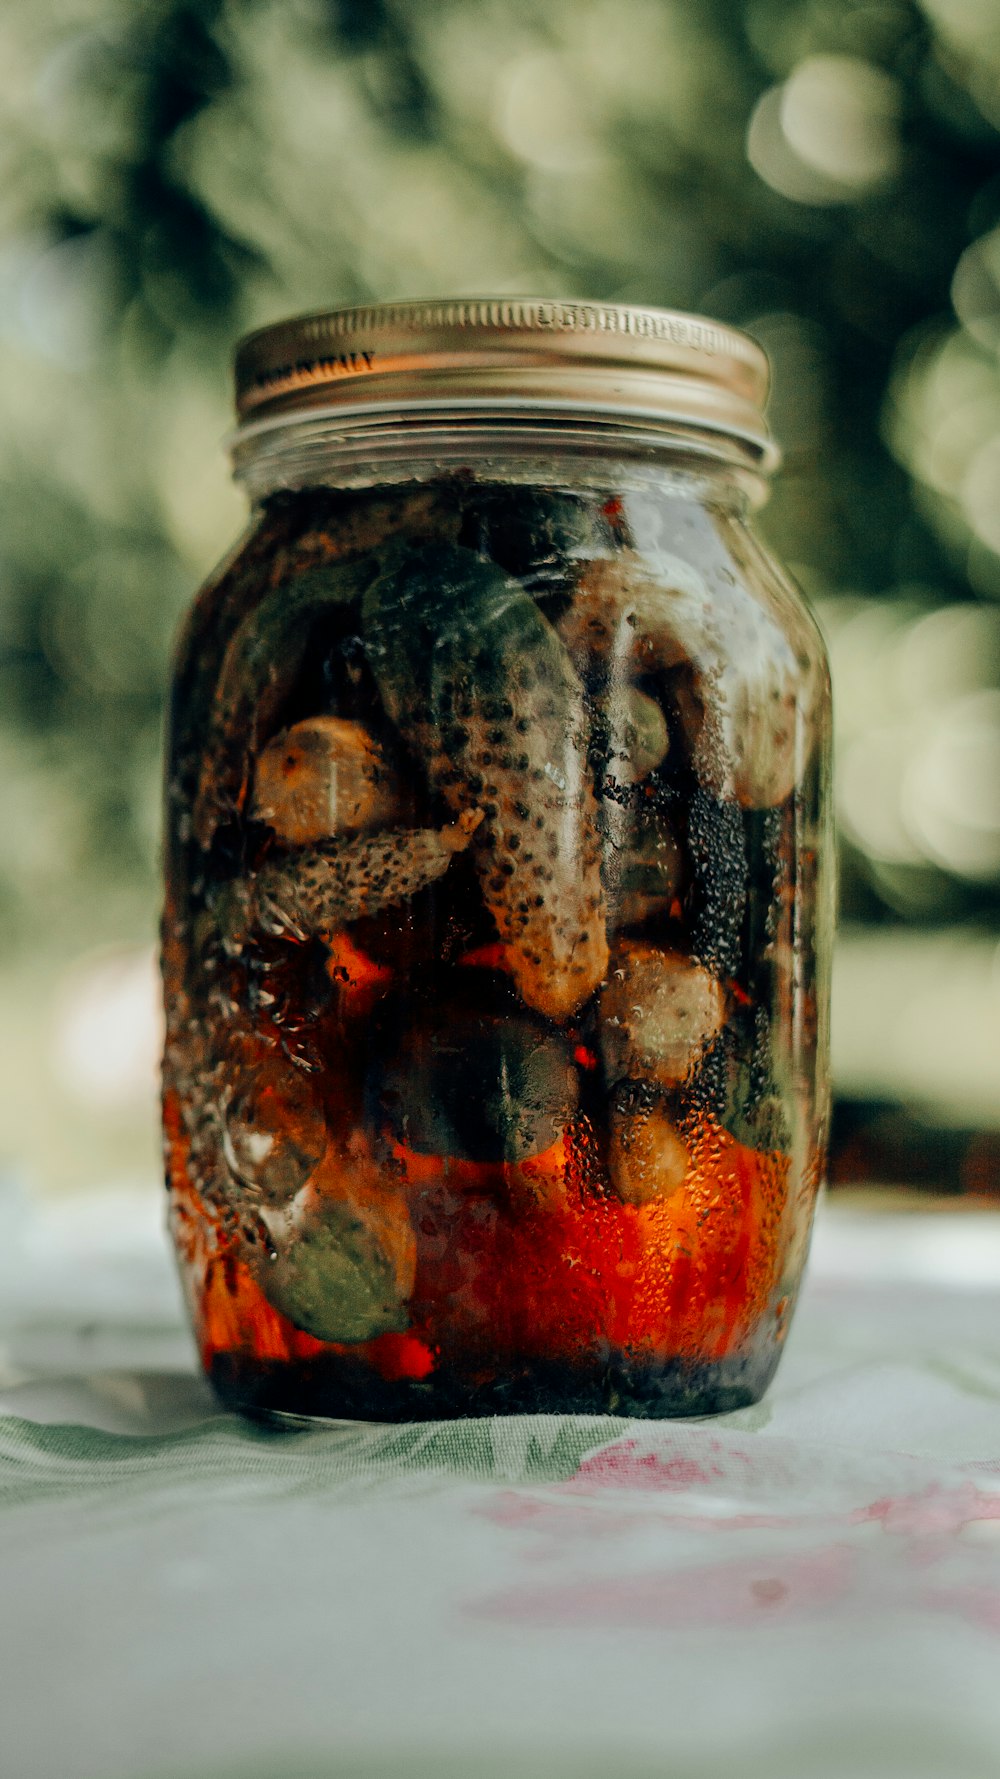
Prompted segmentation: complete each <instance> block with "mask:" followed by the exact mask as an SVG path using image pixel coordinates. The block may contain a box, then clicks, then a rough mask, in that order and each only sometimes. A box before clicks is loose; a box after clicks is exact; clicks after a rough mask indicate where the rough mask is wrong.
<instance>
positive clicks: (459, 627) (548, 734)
mask: <svg viewBox="0 0 1000 1779" xmlns="http://www.w3.org/2000/svg"><path fill="white" fill-rule="evenodd" d="M362 623H363V634H364V639H365V645H366V648H367V651H368V656H369V659H370V661H371V665H372V670H373V672H374V674H375V678H376V680H377V682H378V685H379V690H380V692H381V694H382V699H383V702H384V704H385V707H386V709H387V711H388V712H389V714H390V715H391V717H392V719H393V721H394V722H395V723H396V725H397V727H398V729H399V731H400V733H401V734H402V736H403V737H404V739H405V740H406V742H407V743H408V745H409V747H410V748H411V750H412V751H413V753H414V754H415V755H416V757H417V758H418V759H419V760H420V761H421V762H422V763H423V765H424V767H425V770H426V772H427V775H428V778H429V780H430V782H431V785H432V786H433V788H434V789H435V790H436V791H438V792H439V794H440V795H441V796H442V797H443V799H444V800H445V802H446V803H447V804H448V805H449V806H450V807H451V808H452V809H454V810H456V811H460V810H466V809H469V808H473V807H476V808H481V809H482V811H483V815H484V820H483V824H482V829H481V831H480V833H479V834H478V835H477V836H476V842H475V846H474V849H473V853H474V857H475V862H476V869H477V873H478V876H479V881H480V887H481V892H482V895H483V900H484V902H485V903H486V906H487V908H488V909H489V911H490V913H491V914H492V916H493V919H494V921H495V923H496V926H497V930H498V932H499V934H500V937H501V938H502V939H503V940H504V942H505V943H506V945H507V947H508V955H509V960H510V969H511V973H512V975H513V977H514V980H515V982H516V984H517V986H518V989H519V991H520V994H521V996H522V998H523V999H524V1000H525V1001H526V1002H527V1004H528V1005H529V1006H531V1007H534V1008H536V1009H537V1010H538V1011H539V1012H542V1013H545V1014H547V1015H549V1016H550V1017H551V1018H553V1019H557V1020H558V1019H565V1018H567V1017H569V1016H570V1015H572V1014H573V1013H574V1012H575V1011H576V1010H577V1009H578V1008H579V1007H580V1006H581V1005H582V1004H583V1002H584V1001H586V1000H587V999H588V997H589V996H590V995H591V994H592V993H593V991H594V989H595V988H596V987H597V985H598V983H599V982H600V981H601V980H602V978H603V976H604V973H605V970H606V967H607V957H608V951H607V939H606V935H605V910H604V892H603V889H602V884H601V874H600V835H599V824H598V812H597V800H596V797H595V793H594V787H593V783H592V781H591V777H590V773H589V768H588V763H587V750H588V741H589V716H588V711H587V706H586V699H585V695H584V689H583V685H582V682H581V680H580V677H579V675H578V674H577V673H576V672H575V670H574V668H573V665H572V663H571V662H570V660H569V657H568V655H567V653H566V650H565V649H564V648H563V646H562V643H561V642H560V640H559V638H558V636H557V635H556V633H555V631H554V630H553V628H552V626H551V625H550V624H549V623H548V622H547V621H546V619H545V618H544V617H543V616H542V614H541V612H540V611H539V610H538V608H537V606H536V605H535V604H534V602H533V600H532V599H531V598H529V596H528V594H527V593H526V592H525V590H524V588H523V587H522V586H521V584H520V583H519V582H518V581H516V580H512V579H511V578H510V577H509V576H507V575H505V574H503V573H502V572H501V571H500V570H499V569H498V568H496V567H495V566H494V565H493V564H492V563H488V562H484V561H483V560H482V559H481V558H480V557H478V556H476V555H475V554H474V553H473V552H472V551H471V550H466V549H462V548H453V547H450V546H447V545H435V546H429V545H428V546H423V547H419V548H416V549H408V550H407V549H402V550H400V549H397V550H395V551H392V552H389V553H388V554H387V556H386V559H385V561H384V565H383V569H382V572H381V573H380V574H379V576H378V578H377V579H376V580H375V581H374V582H373V583H372V585H371V586H370V587H369V588H368V589H367V591H366V593H365V595H364V598H363V601H362Z"/></svg>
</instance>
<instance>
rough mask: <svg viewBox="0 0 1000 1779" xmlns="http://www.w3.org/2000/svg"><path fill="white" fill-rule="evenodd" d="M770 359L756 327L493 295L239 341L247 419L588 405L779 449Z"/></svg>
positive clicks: (281, 326)
mask: <svg viewBox="0 0 1000 1779" xmlns="http://www.w3.org/2000/svg"><path fill="white" fill-rule="evenodd" d="M768 382H769V375H768V362H767V358H766V355H765V353H764V351H763V349H762V347H760V346H758V345H757V343H756V341H754V340H752V339H750V337H749V336H748V335H747V334H743V333H739V332H737V331H736V329H734V328H730V327H725V326H723V325H722V324H721V323H720V322H716V321H711V320H708V319H706V318H705V317H703V316H700V315H686V314H683V313H681V312H680V311H679V310H674V309H645V308H635V307H633V306H631V305H627V306H625V305H618V304H607V303H586V302H558V301H554V300H551V299H549V298H544V297H537V298H536V297H496V298H481V299H475V300H474V299H471V298H470V299H461V300H455V301H440V302H412V303H392V304H384V305H381V306H379V307H376V308H364V309H336V310H332V311H330V312H329V313H327V314H320V315H302V316H297V317H295V318H294V319H292V320H290V321H280V322H277V323H276V324H275V325H274V326H272V327H265V328H261V329H260V330H259V331H258V332H257V333H252V334H248V335H247V337H246V338H245V339H243V340H241V342H240V344H239V345H238V347H237V350H236V409H237V414H238V416H239V420H240V422H241V426H242V427H247V426H250V425H252V424H253V423H255V422H258V423H259V422H269V421H272V420H276V419H279V418H285V417H287V416H289V415H291V414H293V413H298V412H300V411H303V410H310V411H315V410H316V409H320V408H321V409H323V410H324V412H327V413H330V414H335V413H336V414H343V415H344V416H345V417H346V416H347V415H354V416H359V415H361V414H366V413H368V414H370V413H374V412H377V411H382V412H383V413H384V411H385V410H386V409H390V410H395V411H399V412H413V411H414V410H427V409H437V410H441V409H455V410H461V409H477V410H483V409H489V410H498V409H499V410H503V409H520V410H523V409H524V408H528V409H530V410H531V411H532V412H541V411H547V412H575V413H577V414H580V413H581V412H591V413H594V414H598V415H619V416H622V415H627V416H631V417H634V418H642V419H646V420H652V421H659V422H666V423H671V424H674V425H677V424H680V425H683V426H686V427H691V428H695V429H697V430H698V431H701V432H718V433H723V434H726V435H728V436H730V437H732V438H735V439H738V440H741V441H742V442H743V443H745V444H746V445H748V446H749V447H750V448H751V450H752V451H753V453H754V455H755V456H758V458H759V460H760V462H761V463H762V465H764V466H769V465H770V464H771V463H772V462H773V461H774V459H775V457H776V455H777V453H776V452H775V449H774V446H773V444H772V442H771V439H770V435H769V433H768V430H767V426H766V424H765V422H764V417H763V407H764V403H765V401H766V399H767V392H768Z"/></svg>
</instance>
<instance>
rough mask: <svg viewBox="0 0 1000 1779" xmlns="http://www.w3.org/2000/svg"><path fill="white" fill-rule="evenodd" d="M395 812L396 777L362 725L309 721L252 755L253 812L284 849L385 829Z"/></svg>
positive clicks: (327, 719) (319, 719)
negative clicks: (254, 758) (256, 754)
mask: <svg viewBox="0 0 1000 1779" xmlns="http://www.w3.org/2000/svg"><path fill="white" fill-rule="evenodd" d="M399 810H400V791H399V785H398V783H397V781H396V776H395V773H394V772H393V770H392V767H391V766H390V764H389V762H388V761H387V760H386V758H385V755H384V753H383V751H382V749H381V748H380V747H379V745H378V742H377V741H375V739H374V737H373V736H371V735H369V733H368V731H367V730H366V729H365V728H364V727H363V725H362V724H361V723H350V722H345V721H344V719H343V718H342V717H332V716H316V717H307V718H306V720H305V721H304V722H301V723H296V724H295V725H294V727H293V728H291V729H286V730H283V731H282V733H281V734H280V735H276V736H275V737H274V739H273V741H270V742H268V745H267V746H266V747H265V748H264V749H263V751H262V752H261V753H260V754H259V755H258V758H257V764H256V766H255V768H254V789H253V803H252V805H251V814H252V815H253V817H254V819H255V820H256V821H261V822H266V823H267V825H268V827H269V828H271V829H273V831H274V834H275V835H276V837H277V839H278V840H280V841H281V842H282V843H283V844H284V845H286V846H310V845H312V844H313V843H314V842H316V841H318V840H325V839H328V838H329V837H330V836H331V835H334V834H344V833H347V834H349V833H354V832H357V830H358V829H360V828H379V827H385V826H387V825H388V823H389V822H391V821H393V820H394V819H395V818H396V817H397V816H398V814H399Z"/></svg>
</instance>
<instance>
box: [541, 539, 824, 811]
mask: <svg viewBox="0 0 1000 1779" xmlns="http://www.w3.org/2000/svg"><path fill="white" fill-rule="evenodd" d="M559 634H560V636H561V637H562V639H563V641H564V642H565V644H566V647H567V648H568V650H569V652H570V655H571V656H572V658H573V661H574V662H575V663H577V664H578V665H579V664H580V663H581V662H582V661H584V660H586V659H588V658H589V659H593V658H595V657H596V658H597V659H598V660H599V661H601V662H603V663H604V670H605V672H606V673H607V674H608V676H609V679H610V680H611V681H612V682H613V681H614V679H615V678H618V677H622V678H634V677H636V676H637V675H639V674H642V673H649V672H653V671H657V672H661V673H662V672H664V671H668V670H672V669H674V668H685V669H686V671H685V672H684V673H681V674H679V675H677V676H676V679H675V683H674V686H673V692H674V697H675V700H676V704H677V713H678V716H679V718H680V722H681V726H682V728H683V730H684V734H685V738H686V740H687V742H688V746H689V748H690V750H691V757H692V763H693V765H694V769H695V771H696V773H697V775H698V777H699V779H700V780H701V782H702V784H703V785H704V786H705V788H706V789H707V790H709V791H711V792H712V794H713V795H715V796H718V797H723V798H726V799H731V800H733V801H735V802H737V803H740V804H742V805H743V806H744V808H748V809H764V808H769V807H773V806H775V805H777V804H779V803H783V802H784V800H785V798H786V797H788V796H789V794H790V793H791V791H792V790H793V789H794V787H795V785H796V783H797V781H798V779H799V777H800V776H801V773H802V771H803V769H804V764H805V762H804V760H803V759H802V758H801V757H800V756H801V752H802V747H803V733H804V731H803V728H802V720H801V718H802V713H801V711H800V709H799V699H800V696H801V695H802V689H801V673H800V668H799V664H798V662H797V660H796V657H795V654H794V652H793V650H792V648H791V646H790V644H789V643H788V641H787V640H786V638H785V636H784V634H783V633H782V631H781V629H780V627H779V625H778V624H777V623H776V622H775V621H774V619H773V618H772V617H771V615H770V613H769V612H768V611H767V610H766V609H765V608H764V607H763V606H762V605H761V604H760V603H759V602H758V601H757V600H756V599H755V598H754V597H753V596H752V594H750V593H749V592H748V591H747V590H746V589H745V588H743V587H739V586H737V585H736V584H735V582H732V584H726V585H721V584H718V583H716V582H714V581H713V583H712V585H711V587H710V586H709V583H708V581H707V580H706V579H705V578H704V577H703V576H702V575H701V574H699V572H698V570H697V569H695V568H693V567H692V566H691V565H690V564H689V563H686V562H683V561H681V560H680V559H679V558H675V557H672V556H669V555H667V554H666V553H665V552H661V553H660V554H659V555H658V556H657V557H656V558H655V559H654V560H648V559H643V558H642V557H639V556H637V555H632V554H631V553H629V552H623V553H622V554H621V555H620V556H618V557H617V558H616V559H615V560H614V561H611V562H605V561H596V562H591V563H588V564H587V566H586V568H585V569H584V571H583V573H582V574H581V576H580V581H579V585H578V587H577V591H576V593H575V595H574V598H573V602H572V604H571V605H570V607H569V609H568V611H566V612H565V613H564V614H563V616H562V617H561V618H560V620H559ZM810 696H811V693H810Z"/></svg>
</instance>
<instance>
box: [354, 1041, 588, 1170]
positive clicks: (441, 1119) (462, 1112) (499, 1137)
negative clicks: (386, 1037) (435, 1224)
mask: <svg viewBox="0 0 1000 1779" xmlns="http://www.w3.org/2000/svg"><path fill="white" fill-rule="evenodd" d="M578 1095H579V1085H578V1081H577V1074H576V1069H575V1068H574V1066H573V1062H572V1059H571V1056H570V1053H569V1050H568V1048H567V1046H566V1044H565V1043H564V1041H563V1040H562V1038H560V1037H558V1036H557V1035H556V1034H555V1033H554V1032H552V1031H551V1030H546V1028H545V1027H544V1026H543V1025H542V1024H541V1022H540V1021H538V1022H536V1021H533V1020H531V1019H529V1018H524V1017H522V1018H516V1017H514V1018H511V1017H504V1018H476V1017H473V1016H470V1015H460V1016H459V1017H457V1018H456V1017H452V1018H449V1017H442V1018H441V1019H440V1020H438V1021H437V1022H435V1023H434V1024H432V1025H427V1026H421V1027H418V1028H416V1029H415V1030H411V1031H409V1032H408V1033H407V1034H406V1037H405V1039H404V1041H403V1043H402V1045H401V1046H400V1049H399V1051H398V1052H397V1054H396V1055H395V1056H394V1057H393V1059H392V1061H391V1062H390V1063H389V1064H388V1066H387V1067H385V1068H384V1069H382V1070H380V1071H379V1073H378V1075H377V1076H376V1078H375V1079H374V1081H373V1083H372V1090H371V1097H372V1101H373V1110H374V1111H376V1112H377V1113H381V1114H383V1115H385V1116H387V1117H388V1119H389V1122H390V1124H391V1125H392V1126H393V1128H394V1130H395V1131H396V1134H397V1135H398V1136H399V1137H400V1138H401V1139H402V1141H403V1142H404V1143H406V1145H407V1147H408V1148H411V1149H415V1150H416V1151H417V1153H418V1154H422V1155H441V1156H451V1157H453V1158H457V1159H460V1160H463V1161H479V1162H501V1161H503V1162H517V1161H523V1160H524V1159H525V1158H526V1157H527V1156H529V1155H537V1154H540V1153H541V1151H542V1150H544V1149H548V1148H549V1147H550V1146H551V1145H552V1144H553V1143H554V1142H555V1140H556V1138H557V1137H558V1136H560V1135H561V1133H562V1132H563V1130H564V1129H565V1128H566V1125H567V1124H568V1123H569V1122H570V1120H571V1119H572V1117H573V1114H574V1112H575V1111H576V1105H577V1099H578Z"/></svg>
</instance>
